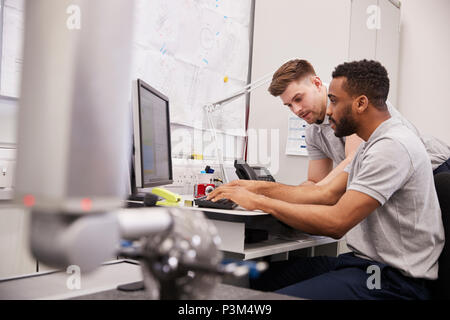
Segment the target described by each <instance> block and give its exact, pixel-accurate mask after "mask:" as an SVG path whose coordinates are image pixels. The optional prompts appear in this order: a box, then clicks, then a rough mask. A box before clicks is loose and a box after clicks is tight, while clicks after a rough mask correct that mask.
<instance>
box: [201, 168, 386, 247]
mask: <svg viewBox="0 0 450 320" xmlns="http://www.w3.org/2000/svg"><path fill="white" fill-rule="evenodd" d="M347 178H348V174H347V173H346V172H345V171H344V172H342V173H341V174H340V175H339V176H338V177H337V178H335V179H334V180H333V181H332V182H331V183H329V184H328V185H327V186H324V187H317V186H314V187H315V189H316V192H299V193H298V194H297V195H296V197H297V201H298V200H300V199H301V198H302V201H303V203H305V204H293V203H290V202H286V201H282V200H277V199H273V198H269V197H266V196H263V195H257V194H254V193H252V192H250V191H248V190H247V189H245V188H242V187H230V186H222V187H219V188H217V189H216V190H214V191H213V192H212V193H210V194H209V195H208V199H210V200H213V201H215V200H219V199H222V198H226V199H231V200H232V201H234V202H236V203H237V204H239V205H240V206H242V207H244V208H246V209H248V210H262V211H264V212H267V213H270V214H272V215H273V216H274V217H275V218H277V219H279V220H281V221H283V222H285V223H287V224H289V225H290V226H292V227H294V228H296V229H299V230H302V231H304V232H308V233H311V234H317V235H325V236H329V237H332V238H335V239H339V238H341V237H342V236H343V235H344V234H345V233H347V231H349V230H350V229H351V228H353V227H354V226H355V225H356V224H358V223H359V222H360V221H362V220H363V219H364V218H365V217H367V216H368V215H369V214H370V213H371V212H373V211H374V210H375V209H376V208H377V207H379V206H380V203H379V202H378V201H377V200H375V199H374V198H372V197H370V196H368V195H366V194H365V193H362V192H359V191H355V190H349V191H347V192H345V189H346V184H347ZM297 188H298V190H300V189H301V187H298V186H297ZM305 188H307V187H305ZM318 190H322V191H321V192H319V191H318ZM306 203H314V204H306Z"/></svg>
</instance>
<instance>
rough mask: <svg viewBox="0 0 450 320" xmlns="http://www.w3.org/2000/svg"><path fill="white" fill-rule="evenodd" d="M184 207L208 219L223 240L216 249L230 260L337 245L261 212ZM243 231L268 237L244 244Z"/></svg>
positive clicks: (332, 240)
mask: <svg viewBox="0 0 450 320" xmlns="http://www.w3.org/2000/svg"><path fill="white" fill-rule="evenodd" d="M183 208H184V209H186V210H196V211H202V212H203V213H204V214H205V216H206V217H207V218H209V219H211V221H212V222H213V223H214V225H215V226H216V228H217V231H218V234H219V236H220V237H221V239H222V243H221V244H220V245H219V249H220V250H222V251H224V252H225V253H226V255H227V256H229V257H230V258H236V259H242V260H249V259H256V258H260V257H265V256H270V255H275V254H280V253H287V252H289V251H293V250H298V249H305V248H311V247H315V246H320V245H324V244H329V243H336V244H337V242H338V240H335V239H332V238H329V237H323V236H313V235H309V234H306V233H303V232H301V231H298V230H294V229H292V228H290V227H287V226H286V225H283V224H282V223H281V222H280V221H279V220H277V219H275V218H274V217H273V216H272V215H270V214H268V213H265V212H262V211H259V212H258V211H245V210H222V209H210V208H196V207H183ZM246 228H251V229H262V230H268V231H269V238H268V239H267V240H264V241H261V242H256V243H245V229H246Z"/></svg>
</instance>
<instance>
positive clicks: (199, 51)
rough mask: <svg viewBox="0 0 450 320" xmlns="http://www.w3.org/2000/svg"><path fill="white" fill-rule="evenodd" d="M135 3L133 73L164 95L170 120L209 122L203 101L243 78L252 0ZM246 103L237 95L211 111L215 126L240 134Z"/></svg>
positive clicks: (219, 95) (213, 99) (223, 94)
mask: <svg viewBox="0 0 450 320" xmlns="http://www.w3.org/2000/svg"><path fill="white" fill-rule="evenodd" d="M136 3H137V6H136V11H135V19H134V20H135V37H134V49H135V50H134V68H133V71H132V77H133V78H142V79H143V80H144V81H145V82H147V83H149V84H150V85H151V86H154V87H155V88H156V89H157V90H159V91H161V92H162V93H164V94H165V95H166V96H168V97H169V100H170V101H171V122H174V123H178V124H182V125H187V126H190V127H193V128H197V129H205V128H208V125H207V121H206V119H205V112H204V110H203V107H204V105H205V104H208V103H212V102H216V101H219V100H220V99H223V98H224V97H227V96H228V95H230V94H232V93H234V92H236V91H238V90H240V89H242V88H243V87H244V86H245V85H246V84H247V75H248V66H249V50H250V36H249V35H250V33H249V25H250V16H251V12H250V11H251V10H250V9H251V0H245V1H210V0H200V1H199V0H183V1H181V0H178V1H166V0H137V1H136ZM245 106H246V99H245V97H242V98H240V99H238V100H236V101H234V102H232V103H230V104H227V105H225V106H224V107H223V108H224V109H223V111H222V112H216V113H214V114H213V118H214V122H215V124H216V127H217V129H219V130H222V131H224V132H227V131H230V132H233V133H232V135H235V134H238V135H240V134H242V136H244V135H245V111H246V110H245ZM235 129H240V130H235Z"/></svg>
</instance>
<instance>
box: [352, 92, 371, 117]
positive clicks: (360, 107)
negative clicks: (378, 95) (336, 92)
mask: <svg viewBox="0 0 450 320" xmlns="http://www.w3.org/2000/svg"><path fill="white" fill-rule="evenodd" d="M368 106H369V99H368V98H367V97H366V96H364V95H362V96H359V97H356V98H355V100H353V108H354V109H355V111H356V112H357V113H358V114H361V113H363V112H364V111H366V109H367V107H368Z"/></svg>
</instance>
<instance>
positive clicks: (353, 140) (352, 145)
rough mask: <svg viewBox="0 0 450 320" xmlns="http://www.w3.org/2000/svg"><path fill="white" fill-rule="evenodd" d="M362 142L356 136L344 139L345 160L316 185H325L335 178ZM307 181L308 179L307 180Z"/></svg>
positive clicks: (351, 158) (350, 160)
mask: <svg viewBox="0 0 450 320" xmlns="http://www.w3.org/2000/svg"><path fill="white" fill-rule="evenodd" d="M361 142H363V140H362V139H361V138H360V137H358V136H357V135H356V134H352V135H351V136H348V137H347V138H346V139H345V159H344V160H342V161H341V163H339V164H338V165H337V166H336V167H335V168H334V169H333V170H329V171H328V174H327V175H326V177H324V178H322V179H321V180H320V181H319V182H318V183H317V185H325V184H327V183H329V182H330V181H331V180H333V179H334V178H335V177H337V176H338V175H339V174H340V173H341V172H342V171H344V169H345V167H347V165H348V164H349V163H350V162H352V160H353V157H354V156H355V153H356V151H358V147H359V145H360V144H361ZM308 180H309V179H308Z"/></svg>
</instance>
